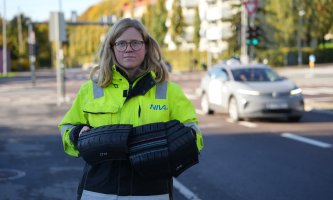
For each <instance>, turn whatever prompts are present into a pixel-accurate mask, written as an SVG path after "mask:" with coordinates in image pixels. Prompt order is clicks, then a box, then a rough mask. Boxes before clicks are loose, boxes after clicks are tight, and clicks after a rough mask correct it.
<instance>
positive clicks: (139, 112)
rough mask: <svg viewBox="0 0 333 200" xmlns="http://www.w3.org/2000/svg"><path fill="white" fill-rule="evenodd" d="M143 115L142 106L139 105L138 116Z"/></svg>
mask: <svg viewBox="0 0 333 200" xmlns="http://www.w3.org/2000/svg"><path fill="white" fill-rule="evenodd" d="M140 116H141V106H140V105H139V110H138V117H140Z"/></svg>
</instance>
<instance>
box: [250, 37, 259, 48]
mask: <svg viewBox="0 0 333 200" xmlns="http://www.w3.org/2000/svg"><path fill="white" fill-rule="evenodd" d="M258 44H259V40H258V38H254V39H252V45H254V46H256V45H258Z"/></svg>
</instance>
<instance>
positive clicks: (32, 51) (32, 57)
mask: <svg viewBox="0 0 333 200" xmlns="http://www.w3.org/2000/svg"><path fill="white" fill-rule="evenodd" d="M28 34H29V36H28V44H29V62H30V71H31V82H32V86H36V67H35V63H36V37H35V31H34V29H33V24H32V23H31V22H29V24H28Z"/></svg>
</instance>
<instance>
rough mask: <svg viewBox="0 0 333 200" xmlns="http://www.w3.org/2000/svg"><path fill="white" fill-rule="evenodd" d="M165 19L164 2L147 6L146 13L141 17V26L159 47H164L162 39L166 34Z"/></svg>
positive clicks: (162, 0)
mask: <svg viewBox="0 0 333 200" xmlns="http://www.w3.org/2000/svg"><path fill="white" fill-rule="evenodd" d="M167 17H168V12H167V10H166V7H165V0H160V1H157V2H156V4H148V5H147V11H146V13H145V14H144V15H143V17H142V22H143V24H144V25H145V26H146V27H147V29H148V31H149V33H150V34H151V35H152V37H153V38H155V39H156V41H157V42H158V43H159V45H161V46H163V45H164V38H165V35H166V33H167V27H166V25H165V22H166V19H167Z"/></svg>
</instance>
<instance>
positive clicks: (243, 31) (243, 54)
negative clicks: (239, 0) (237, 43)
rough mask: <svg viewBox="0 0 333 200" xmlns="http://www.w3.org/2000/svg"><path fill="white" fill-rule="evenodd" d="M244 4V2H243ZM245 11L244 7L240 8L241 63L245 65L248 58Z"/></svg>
mask: <svg viewBox="0 0 333 200" xmlns="http://www.w3.org/2000/svg"><path fill="white" fill-rule="evenodd" d="M243 3H244V2H243ZM247 18H248V16H247V11H246V8H245V6H243V5H242V6H241V56H240V60H241V63H243V64H247V63H248V62H249V56H248V54H247V44H246V29H247V27H248V20H247Z"/></svg>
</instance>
